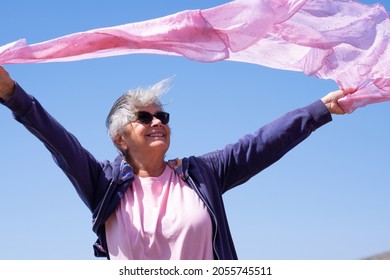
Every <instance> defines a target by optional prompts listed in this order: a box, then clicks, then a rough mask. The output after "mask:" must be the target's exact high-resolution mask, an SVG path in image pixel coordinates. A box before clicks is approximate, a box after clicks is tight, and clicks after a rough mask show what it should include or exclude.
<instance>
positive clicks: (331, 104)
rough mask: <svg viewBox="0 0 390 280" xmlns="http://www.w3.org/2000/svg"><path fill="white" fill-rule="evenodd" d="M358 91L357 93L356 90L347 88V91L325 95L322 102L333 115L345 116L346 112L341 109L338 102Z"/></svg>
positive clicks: (341, 90)
mask: <svg viewBox="0 0 390 280" xmlns="http://www.w3.org/2000/svg"><path fill="white" fill-rule="evenodd" d="M356 91H357V89H356V88H347V89H340V90H336V91H332V92H329V93H328V94H327V95H325V96H324V97H323V98H321V100H322V102H324V104H325V106H326V107H327V108H328V110H329V112H330V113H331V114H337V115H343V114H345V112H344V110H343V109H342V108H341V107H340V105H339V102H338V100H339V99H340V98H342V97H344V96H346V95H348V94H352V93H354V92H356Z"/></svg>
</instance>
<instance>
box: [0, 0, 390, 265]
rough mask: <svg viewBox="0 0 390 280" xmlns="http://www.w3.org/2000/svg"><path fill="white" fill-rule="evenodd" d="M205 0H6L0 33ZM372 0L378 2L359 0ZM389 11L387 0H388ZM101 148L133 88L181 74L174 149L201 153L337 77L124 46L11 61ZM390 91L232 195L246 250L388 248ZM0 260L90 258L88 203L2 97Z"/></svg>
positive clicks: (16, 73)
mask: <svg viewBox="0 0 390 280" xmlns="http://www.w3.org/2000/svg"><path fill="white" fill-rule="evenodd" d="M225 2H226V1H222V0H208V1H199V0H197V1H195V0H191V1H179V0H177V1H166V0H153V1H128V0H110V1H92V0H82V1H77V2H69V1H48V0H38V1H28V0H14V1H4V3H2V4H1V17H0V26H1V33H0V34H1V36H0V45H4V44H6V43H9V42H12V41H15V40H17V39H20V38H26V39H27V41H28V43H30V44H32V43H37V42H41V41H45V40H49V39H52V38H55V37H59V36H62V35H66V34H70V33H74V32H78V31H85V30H89V29H94V28H100V27H107V26H115V25H119V24H124V23H129V22H136V21H142V20H147V19H151V18H155V17H160V16H164V15H168V14H171V13H174V12H177V11H181V10H184V9H197V8H207V7H212V6H215V5H219V4H222V3H225ZM361 2H364V3H374V1H368V0H365V1H361ZM381 3H382V4H384V5H385V6H386V7H387V9H388V10H390V1H389V0H382V2H381ZM6 69H7V70H8V71H9V72H10V73H11V75H12V76H13V78H14V79H16V80H17V81H18V82H19V83H20V84H21V85H22V86H23V87H24V88H25V90H26V91H28V92H29V93H31V94H33V95H35V96H36V97H37V98H38V99H39V100H40V102H41V103H42V104H43V105H44V106H45V107H46V109H47V110H48V111H49V112H50V113H52V115H54V116H55V117H56V118H57V119H58V120H59V121H60V122H61V123H62V124H63V125H64V126H65V127H66V128H67V129H68V130H69V131H71V132H72V133H74V134H75V135H76V136H77V137H78V139H79V140H80V142H81V143H82V144H83V145H84V146H85V147H86V148H87V149H88V150H90V151H91V153H93V154H94V155H95V156H96V157H97V158H98V159H100V160H104V159H113V158H114V157H115V156H116V151H115V149H114V148H113V145H112V144H111V141H110V140H109V138H108V137H107V134H106V129H105V126H104V120H105V117H106V115H107V113H108V111H109V109H110V107H111V105H112V103H113V102H114V100H116V98H117V97H118V96H119V95H120V94H122V93H123V92H125V91H126V90H127V89H129V88H132V87H137V86H139V85H148V84H151V83H154V82H157V81H159V80H161V79H163V78H166V77H168V76H172V75H176V78H175V85H174V87H173V89H172V90H171V91H170V93H168V94H167V95H166V96H165V97H164V102H165V103H167V105H166V110H167V111H169V112H170V113H171V127H172V131H173V134H172V140H171V148H170V150H169V152H168V155H167V158H175V157H183V156H189V155H200V154H203V153H206V152H209V151H212V150H215V149H219V148H222V147H223V146H224V145H225V144H228V143H231V142H233V141H236V140H237V139H238V138H239V137H241V136H243V135H244V134H246V133H252V132H254V131H255V130H256V129H257V128H258V127H260V126H262V125H264V124H266V123H267V122H269V121H271V120H273V119H274V118H276V117H278V116H279V115H281V114H283V113H285V112H287V111H289V110H292V109H295V108H297V107H300V106H304V105H307V104H309V103H311V102H313V101H315V100H317V99H319V98H321V97H322V96H323V95H325V94H326V93H327V92H329V91H333V90H336V89H337V85H336V84H335V83H334V82H333V81H327V80H319V79H317V78H314V77H308V76H305V75H304V74H302V73H297V72H289V71H281V70H275V69H269V68H265V67H261V66H258V65H252V64H245V63H235V62H218V63H211V64H207V63H206V64H205V63H198V62H193V61H189V60H187V59H185V58H181V57H167V56H157V55H128V56H119V57H112V58H104V59H94V60H85V61H78V62H69V63H47V64H29V65H8V66H6ZM389 109H390V103H381V104H375V105H370V106H367V107H365V108H360V109H358V110H357V111H355V112H354V113H353V114H350V115H345V116H335V117H334V121H333V122H332V123H330V124H328V125H326V126H325V127H323V128H321V129H319V130H317V131H316V132H315V133H314V134H313V135H312V136H311V137H309V139H307V140H306V141H305V142H303V143H302V144H301V145H300V146H298V147H297V148H296V149H294V150H293V151H291V152H290V153H289V154H287V155H286V156H285V157H284V158H283V159H281V160H280V161H279V162H277V163H276V164H274V165H273V166H271V167H270V168H268V169H267V170H265V171H263V172H262V173H260V174H259V175H257V176H256V177H254V178H253V179H252V180H250V181H249V182H247V183H246V184H244V185H242V186H240V187H238V188H236V189H234V190H232V191H230V192H228V193H227V194H226V195H225V202H226V209H227V212H228V216H229V219H230V226H231V230H232V233H233V237H234V240H235V244H236V249H237V251H238V255H239V257H240V258H241V259H359V258H363V257H366V256H370V255H373V254H376V253H381V252H383V251H388V250H390V224H389V220H390V175H389V174H390V172H389V171H388V170H389V167H390V148H389V144H390V128H389V119H390V110H389ZM0 120H1V121H0V129H1V131H2V132H1V138H0V147H1V149H0V177H1V181H0V189H1V195H0V217H1V226H0V248H1V250H0V259H94V257H93V252H92V244H93V242H94V241H95V240H96V237H95V235H94V234H93V232H92V230H91V214H90V213H89V211H88V209H87V208H86V207H85V206H84V204H83V203H82V202H81V200H80V199H79V198H78V196H77V194H76V192H75V191H74V190H73V187H72V185H71V184H70V182H69V181H68V180H67V178H66V177H65V175H63V173H62V172H61V171H60V170H59V168H57V166H56V165H55V164H54V162H53V161H52V159H51V156H50V154H49V153H48V152H47V151H46V149H45V148H44V146H43V145H42V144H41V143H40V142H39V141H38V140H36V139H35V138H34V137H33V136H32V135H30V134H29V133H28V132H27V130H25V128H24V127H22V126H21V125H20V124H19V123H17V122H16V121H14V120H13V118H12V116H11V113H10V112H9V111H8V110H7V109H6V108H0Z"/></svg>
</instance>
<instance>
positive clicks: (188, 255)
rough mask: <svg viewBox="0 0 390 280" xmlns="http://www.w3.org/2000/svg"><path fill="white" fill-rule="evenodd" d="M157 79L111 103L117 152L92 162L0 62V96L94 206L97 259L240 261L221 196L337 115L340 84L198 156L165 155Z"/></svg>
mask: <svg viewBox="0 0 390 280" xmlns="http://www.w3.org/2000/svg"><path fill="white" fill-rule="evenodd" d="M169 85H170V81H169V80H163V81H161V82H159V83H157V84H155V85H153V86H151V87H149V88H138V89H135V90H130V91H128V92H127V93H125V94H124V95H123V96H121V97H120V98H119V99H118V100H117V101H116V102H115V104H114V105H113V107H112V109H111V111H110V113H109V115H108V117H107V127H108V131H109V135H110V137H111V139H112V141H113V143H114V145H115V146H116V148H117V149H118V151H119V152H120V155H119V156H118V157H116V158H115V160H114V161H112V162H111V161H103V162H101V161H98V160H97V159H96V158H95V157H94V156H92V155H91V154H90V153H89V152H88V151H87V150H85V149H84V148H83V147H82V146H81V145H80V143H79V142H78V141H77V139H76V137H75V136H74V135H72V134H71V133H69V132H68V131H67V130H66V129H65V128H64V127H63V126H62V125H60V124H59V123H58V122H57V121H56V120H55V119H54V118H53V117H52V116H51V115H50V114H49V113H48V112H46V110H45V109H44V108H43V107H42V106H41V104H40V103H39V102H38V101H37V100H36V99H35V98H34V97H33V96H31V95H28V94H27V93H26V92H25V91H24V90H23V89H22V88H21V87H20V85H19V84H18V83H16V82H14V81H13V80H12V79H11V77H10V76H9V74H8V72H7V71H5V70H4V68H2V67H0V101H1V103H2V104H3V105H5V106H6V107H8V108H9V109H10V110H11V111H12V113H13V115H14V117H15V119H16V120H17V121H19V122H20V123H22V124H23V125H24V126H25V127H26V128H27V129H28V130H29V131H30V132H31V133H33V134H34V135H35V136H36V137H38V138H39V139H40V140H41V141H42V142H43V143H44V144H45V146H46V147H47V149H48V150H49V151H50V152H51V154H52V155H53V157H54V159H55V162H56V163H57V165H58V166H59V167H60V168H61V169H62V170H63V171H64V172H65V174H66V175H67V176H68V178H69V180H70V181H71V182H72V184H73V186H74V187H75V189H76V190H77V192H78V194H79V196H80V197H81V199H82V200H83V201H84V203H85V204H86V205H87V207H88V208H89V209H90V210H91V212H92V216H93V225H92V229H93V231H94V232H95V233H96V234H97V236H98V241H97V242H96V243H95V244H94V249H95V250H94V252H95V255H96V256H105V257H107V258H108V259H191V260H195V259H237V255H236V251H235V248H234V244H233V240H232V236H231V233H230V230H229V226H228V221H227V217H226V213H225V209H224V204H223V199H222V194H223V193H224V192H226V191H228V190H229V189H231V188H233V187H236V186H238V185H240V184H242V183H244V182H246V181H247V180H248V179H250V178H251V177H253V176H254V175H256V174H257V173H259V172H260V171H262V170H263V169H264V168H266V167H268V166H270V165H271V164H273V163H274V162H276V161H277V160H279V159H280V158H281V157H282V156H283V155H284V154H286V153H287V152H288V151H289V150H291V149H292V148H293V147H295V146H296V145H297V144H299V143H300V142H301V141H303V140H304V139H305V138H307V137H308V136H309V135H310V134H311V132H313V131H314V130H315V129H317V128H319V127H320V126H322V125H324V124H325V123H327V122H330V121H331V119H332V118H331V114H343V113H344V112H343V110H342V109H341V108H340V107H339V106H338V103H337V101H338V99H339V98H341V97H343V96H344V95H346V94H350V93H352V92H353V91H354V90H352V89H348V90H338V91H334V92H331V93H329V94H327V95H326V96H325V97H323V98H322V99H321V100H318V101H316V102H314V103H312V104H310V105H308V106H306V107H303V108H300V109H297V110H294V111H292V112H289V113H287V114H285V115H284V116H282V117H280V118H279V119H277V120H275V121H273V122H272V123H270V124H268V125H265V126H263V127H262V128H260V129H259V130H257V131H256V132H255V133H254V134H251V135H246V136H244V137H243V138H241V139H240V140H239V141H238V142H236V143H234V144H231V145H227V146H226V147H224V148H223V149H221V150H218V151H214V152H211V153H208V154H205V155H202V156H190V157H187V158H183V159H175V160H171V161H166V160H165V159H164V157H165V154H166V152H167V150H168V148H169V145H170V128H169V117H170V116H169V114H168V113H167V112H165V111H164V108H163V106H162V104H161V102H160V97H161V95H162V94H164V93H165V92H166V91H167V90H168V89H169Z"/></svg>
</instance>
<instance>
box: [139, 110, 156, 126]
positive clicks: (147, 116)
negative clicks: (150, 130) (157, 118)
mask: <svg viewBox="0 0 390 280" xmlns="http://www.w3.org/2000/svg"><path fill="white" fill-rule="evenodd" d="M152 120H153V115H152V114H151V113H149V112H138V121H139V122H140V123H143V124H150V123H151V122H152Z"/></svg>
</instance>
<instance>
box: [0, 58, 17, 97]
mask: <svg viewBox="0 0 390 280" xmlns="http://www.w3.org/2000/svg"><path fill="white" fill-rule="evenodd" d="M14 90H15V81H14V80H12V79H11V77H10V75H9V74H8V72H7V71H5V69H4V68H3V67H2V66H0V98H1V99H3V100H4V101H7V100H8V99H10V98H11V97H12V96H13V94H14Z"/></svg>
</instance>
